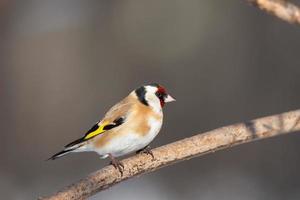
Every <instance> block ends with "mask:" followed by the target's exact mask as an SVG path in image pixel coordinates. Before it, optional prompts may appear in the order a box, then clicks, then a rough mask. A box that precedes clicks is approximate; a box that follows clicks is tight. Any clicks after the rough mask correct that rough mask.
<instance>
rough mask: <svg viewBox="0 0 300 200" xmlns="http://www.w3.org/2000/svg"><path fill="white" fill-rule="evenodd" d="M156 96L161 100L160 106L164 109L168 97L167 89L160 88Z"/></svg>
mask: <svg viewBox="0 0 300 200" xmlns="http://www.w3.org/2000/svg"><path fill="white" fill-rule="evenodd" d="M156 96H157V97H158V98H159V101H160V106H161V107H164V105H165V97H166V96H167V92H166V90H165V88H163V87H162V86H159V87H158V88H157V91H156Z"/></svg>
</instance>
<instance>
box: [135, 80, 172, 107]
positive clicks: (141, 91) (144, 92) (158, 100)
mask: <svg viewBox="0 0 300 200" xmlns="http://www.w3.org/2000/svg"><path fill="white" fill-rule="evenodd" d="M135 94H136V96H137V98H138V100H139V101H140V102H141V103H143V104H144V105H146V106H151V107H153V108H158V107H159V108H160V109H161V108H162V107H164V105H165V104H166V103H169V102H172V101H175V99H174V98H173V97H172V96H171V95H169V94H168V93H167V91H166V89H165V88H164V87H163V86H161V85H159V84H157V83H153V84H148V85H143V86H141V87H139V88H138V89H136V90H135Z"/></svg>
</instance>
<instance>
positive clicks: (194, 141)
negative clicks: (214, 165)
mask: <svg viewBox="0 0 300 200" xmlns="http://www.w3.org/2000/svg"><path fill="white" fill-rule="evenodd" d="M299 118H300V110H295V111H291V112H287V113H283V114H278V115H273V116H269V117H264V118H260V119H256V120H253V121H249V122H245V123H239V124H234V125H231V126H226V127H223V128H218V129H215V130H212V131H209V132H206V133H203V134H198V135H195V136H193V137H190V138H186V139H183V140H179V141H177V142H174V143H171V144H168V145H165V146H162V147H159V148H156V149H154V150H153V154H154V156H155V159H154V160H152V157H151V156H149V155H136V156H133V157H130V158H127V159H125V160H123V161H122V162H123V164H124V166H125V170H124V173H123V176H122V177H121V176H120V173H119V171H118V170H116V169H115V168H114V167H112V166H107V167H104V168H103V169H101V170H99V171H96V172H94V173H92V174H91V175H89V176H88V177H86V178H84V179H82V180H80V181H79V182H77V183H74V184H73V185H71V186H69V187H66V188H65V189H63V190H62V191H60V192H58V193H56V194H54V195H53V196H51V197H48V198H40V199H43V200H46V199H47V200H62V199H64V200H65V199H68V200H75V199H85V198H87V197H89V196H91V195H93V194H95V193H97V192H100V191H102V190H104V189H107V188H109V187H111V186H113V185H114V184H117V183H120V182H121V181H124V180H126V179H129V178H132V177H134V176H137V175H141V174H145V173H148V172H152V171H155V170H158V169H159V168H162V167H165V166H168V165H172V164H174V163H176V162H179V161H184V160H188V159H190V158H193V157H196V156H200V155H203V154H206V153H211V152H215V151H216V150H220V149H226V148H230V147H232V146H234V145H238V144H243V143H246V142H251V141H254V140H258V139H263V138H268V137H272V136H276V135H280V134H284V133H292V132H295V131H299V130H300V123H298V122H299ZM276 123H280V126H278V124H276ZM273 125H274V126H273ZM266 127H268V128H266ZM270 127H276V128H270ZM278 127H280V128H278Z"/></svg>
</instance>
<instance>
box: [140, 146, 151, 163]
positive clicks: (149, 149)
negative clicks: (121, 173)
mask: <svg viewBox="0 0 300 200" xmlns="http://www.w3.org/2000/svg"><path fill="white" fill-rule="evenodd" d="M136 153H137V154H142V153H144V154H147V155H151V157H152V160H154V155H153V152H152V151H151V147H150V146H149V145H148V146H146V147H145V148H143V149H140V150H138V151H137V152H136Z"/></svg>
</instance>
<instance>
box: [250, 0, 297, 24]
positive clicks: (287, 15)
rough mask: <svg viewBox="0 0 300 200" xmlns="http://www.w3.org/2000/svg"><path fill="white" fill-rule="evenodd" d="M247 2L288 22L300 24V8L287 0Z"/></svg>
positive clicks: (251, 0)
mask: <svg viewBox="0 0 300 200" xmlns="http://www.w3.org/2000/svg"><path fill="white" fill-rule="evenodd" d="M249 2H250V3H251V4H253V5H255V6H257V7H258V8H260V9H261V10H264V11H266V12H267V13H270V14H272V15H274V16H276V17H278V18H280V19H282V20H284V21H286V22H288V23H291V24H293V23H294V24H300V8H299V7H298V6H296V5H294V4H293V3H290V2H288V1H287V0H249Z"/></svg>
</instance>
